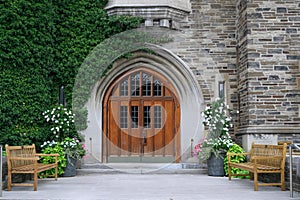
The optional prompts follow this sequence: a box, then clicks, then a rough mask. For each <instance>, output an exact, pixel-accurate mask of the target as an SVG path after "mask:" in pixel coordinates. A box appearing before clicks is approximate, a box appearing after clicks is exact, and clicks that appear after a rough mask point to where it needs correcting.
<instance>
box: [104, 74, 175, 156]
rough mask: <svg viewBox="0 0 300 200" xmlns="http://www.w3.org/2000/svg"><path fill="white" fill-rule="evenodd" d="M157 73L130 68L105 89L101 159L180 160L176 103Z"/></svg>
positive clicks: (173, 93)
mask: <svg viewBox="0 0 300 200" xmlns="http://www.w3.org/2000/svg"><path fill="white" fill-rule="evenodd" d="M174 91H175V90H174V88H173V86H172V85H171V84H170V83H169V82H168V81H167V80H166V79H165V78H164V77H163V76H161V75H159V74H157V73H155V72H153V71H151V70H148V69H139V70H132V71H130V72H128V73H126V74H124V75H123V76H121V77H120V78H118V79H117V80H116V81H115V82H114V83H113V84H112V86H111V87H110V89H109V90H108V93H107V94H106V96H105V104H104V108H103V110H104V117H103V119H104V121H103V122H104V131H103V132H104V133H105V137H104V140H103V141H104V144H103V147H104V149H103V152H104V158H103V159H104V161H106V162H174V161H177V162H178V161H179V160H180V133H179V130H180V128H179V124H180V106H179V102H178V101H177V97H176V93H175V92H174Z"/></svg>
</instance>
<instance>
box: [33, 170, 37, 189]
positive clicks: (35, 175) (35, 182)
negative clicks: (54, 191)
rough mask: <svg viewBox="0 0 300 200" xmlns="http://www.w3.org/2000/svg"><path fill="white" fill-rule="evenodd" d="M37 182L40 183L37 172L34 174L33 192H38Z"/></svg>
mask: <svg viewBox="0 0 300 200" xmlns="http://www.w3.org/2000/svg"><path fill="white" fill-rule="evenodd" d="M37 182H38V175H37V172H35V173H34V174H33V190H34V191H37Z"/></svg>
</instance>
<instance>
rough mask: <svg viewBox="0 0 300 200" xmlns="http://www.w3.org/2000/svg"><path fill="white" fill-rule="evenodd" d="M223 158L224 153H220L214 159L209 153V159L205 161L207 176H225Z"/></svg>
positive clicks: (212, 154) (213, 155)
mask: <svg viewBox="0 0 300 200" xmlns="http://www.w3.org/2000/svg"><path fill="white" fill-rule="evenodd" d="M225 156H226V152H220V153H219V156H218V157H216V155H215V154H214V153H211V155H210V157H209V159H207V170H208V175H209V176H225V170H224V158H225Z"/></svg>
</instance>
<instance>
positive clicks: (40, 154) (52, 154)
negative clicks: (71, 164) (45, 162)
mask: <svg viewBox="0 0 300 200" xmlns="http://www.w3.org/2000/svg"><path fill="white" fill-rule="evenodd" d="M35 155H36V156H59V155H58V154H57V153H51V154H45V153H36V154H35Z"/></svg>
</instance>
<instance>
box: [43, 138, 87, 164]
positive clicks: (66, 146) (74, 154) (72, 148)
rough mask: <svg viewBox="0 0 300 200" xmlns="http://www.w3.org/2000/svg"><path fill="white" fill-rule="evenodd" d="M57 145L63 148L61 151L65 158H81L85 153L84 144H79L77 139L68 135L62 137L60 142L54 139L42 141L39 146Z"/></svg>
mask: <svg viewBox="0 0 300 200" xmlns="http://www.w3.org/2000/svg"><path fill="white" fill-rule="evenodd" d="M57 146H59V147H61V148H62V149H63V153H64V155H65V157H67V158H75V159H81V158H82V157H83V156H85V154H86V148H85V145H84V144H81V142H80V140H79V139H77V138H70V137H66V138H64V140H63V141H61V142H56V141H55V140H52V141H47V142H44V144H42V145H41V148H48V147H57Z"/></svg>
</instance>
